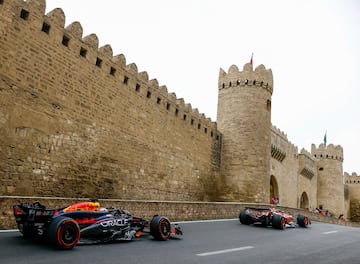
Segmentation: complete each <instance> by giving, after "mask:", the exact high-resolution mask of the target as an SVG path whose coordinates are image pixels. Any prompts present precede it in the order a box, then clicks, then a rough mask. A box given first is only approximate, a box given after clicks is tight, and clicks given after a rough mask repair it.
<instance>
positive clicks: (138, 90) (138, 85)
mask: <svg viewBox="0 0 360 264" xmlns="http://www.w3.org/2000/svg"><path fill="white" fill-rule="evenodd" d="M135 91H137V92H140V84H138V83H137V84H136V85H135Z"/></svg>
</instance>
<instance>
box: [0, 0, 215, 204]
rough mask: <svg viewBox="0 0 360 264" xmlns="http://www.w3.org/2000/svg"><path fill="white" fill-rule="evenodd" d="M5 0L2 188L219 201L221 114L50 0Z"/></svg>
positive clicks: (0, 7)
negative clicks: (171, 87) (197, 104)
mask: <svg viewBox="0 0 360 264" xmlns="http://www.w3.org/2000/svg"><path fill="white" fill-rule="evenodd" d="M0 3H1V4H0V12H1V16H0V19H1V20H0V23H1V32H0V96H1V98H0V106H1V108H0V124H1V126H0V134H1V135H2V136H1V138H0V146H1V152H0V174H1V177H0V186H1V189H0V191H1V193H2V194H3V195H14V194H15V195H20V194H23V195H57V196H65V197H99V198H112V197H121V198H122V199H131V198H133V197H136V198H138V199H168V200H195V201H196V200H212V199H214V197H215V196H216V187H215V181H216V179H217V174H218V169H219V151H220V148H219V147H220V144H219V142H220V138H221V134H220V133H219V131H218V130H217V127H216V123H215V122H212V121H211V120H210V119H209V118H206V117H205V115H204V114H200V113H199V112H198V110H197V109H193V108H192V107H191V105H190V104H186V103H185V102H184V100H183V99H181V98H177V97H176V94H174V93H169V92H168V91H167V87H166V86H159V84H158V82H157V80H156V79H154V80H149V79H148V74H147V73H146V72H140V73H139V72H138V70H137V66H136V65H135V64H126V60H125V57H124V55H121V54H120V55H116V56H113V54H112V49H111V46H109V45H106V46H104V47H100V48H99V47H98V39H97V36H96V35H94V34H91V35H89V36H86V37H83V36H82V27H81V24H80V23H78V22H74V23H72V24H70V25H69V26H68V27H66V28H64V23H65V15H64V13H63V11H62V10H61V9H55V10H53V11H52V12H50V13H48V14H47V15H44V12H45V0H42V1H34V0H31V1H26V2H24V1H21V0H17V1H13V0H11V1H10V0H5V1H1V2H0Z"/></svg>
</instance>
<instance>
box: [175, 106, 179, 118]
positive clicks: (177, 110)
mask: <svg viewBox="0 0 360 264" xmlns="http://www.w3.org/2000/svg"><path fill="white" fill-rule="evenodd" d="M178 114H179V109H177V108H176V109H175V115H176V116H177V115H178Z"/></svg>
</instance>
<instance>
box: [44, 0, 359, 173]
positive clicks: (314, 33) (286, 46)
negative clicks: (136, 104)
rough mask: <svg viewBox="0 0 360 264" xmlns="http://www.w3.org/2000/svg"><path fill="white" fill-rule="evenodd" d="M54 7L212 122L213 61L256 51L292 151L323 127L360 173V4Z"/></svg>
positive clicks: (272, 0) (304, 0)
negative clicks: (267, 74)
mask: <svg viewBox="0 0 360 264" xmlns="http://www.w3.org/2000/svg"><path fill="white" fill-rule="evenodd" d="M57 7H60V8H62V9H63V11H64V13H65V17H66V22H65V26H68V25H69V24H71V23H72V22H74V21H79V22H80V23H81V25H82V27H83V31H84V34H83V37H85V36H87V35H89V34H92V33H95V34H96V35H97V37H98V39H99V47H101V46H104V45H106V44H110V45H111V47H112V49H113V55H114V56H115V55H118V54H124V55H125V58H126V63H127V64H130V63H135V64H136V65H137V67H138V70H139V72H142V71H146V72H147V73H148V75H149V79H157V80H158V82H159V85H166V87H167V88H168V91H169V92H174V93H176V96H177V98H183V99H184V101H185V103H190V104H191V106H192V108H193V109H194V108H197V109H198V110H199V112H200V113H204V114H205V116H206V117H209V118H211V120H212V121H216V115H217V96H218V87H217V82H218V76H219V70H220V68H222V69H224V70H225V71H226V72H227V71H228V69H229V67H230V66H231V65H232V64H235V65H237V66H238V67H239V68H240V69H242V67H243V65H244V64H245V63H247V62H249V60H250V57H251V54H252V53H254V66H255V67H256V66H258V65H260V64H263V65H264V66H265V67H266V68H270V69H271V70H272V72H273V77H274V92H273V96H272V117H271V119H272V124H273V125H275V126H276V127H278V128H279V129H280V130H282V131H283V132H284V133H285V134H287V137H288V140H289V141H290V142H292V143H293V144H294V145H295V146H297V147H298V149H299V151H300V150H301V149H302V148H305V149H306V150H308V151H309V152H310V151H311V144H312V143H314V144H316V145H317V146H318V145H319V144H321V143H323V138H324V135H325V132H326V133H327V143H328V144H334V145H341V146H342V147H343V149H344V167H343V168H344V172H348V173H352V172H356V173H357V174H358V175H359V174H360V157H359V154H358V151H359V150H360V122H359V119H360V118H359V116H360V72H359V71H360V1H357V0H328V1H324V0H299V1H295V0H283V1H282V0H251V1H250V0H221V1H220V0H173V1H169V0H151V1H150V0H131V1H130V0H103V1H95V0H76V1H72V0H47V8H46V12H50V11H51V10H53V9H54V8H57Z"/></svg>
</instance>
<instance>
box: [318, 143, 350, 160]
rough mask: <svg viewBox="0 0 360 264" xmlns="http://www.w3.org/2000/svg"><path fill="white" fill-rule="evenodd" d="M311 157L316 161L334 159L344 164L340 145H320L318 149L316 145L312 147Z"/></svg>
mask: <svg viewBox="0 0 360 264" xmlns="http://www.w3.org/2000/svg"><path fill="white" fill-rule="evenodd" d="M311 155H312V156H313V157H314V158H316V159H332V160H338V161H340V162H343V160H344V156H343V148H342V147H341V146H340V145H336V146H334V145H333V144H329V145H325V144H320V145H319V147H318V148H317V147H316V145H315V144H312V145H311Z"/></svg>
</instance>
